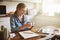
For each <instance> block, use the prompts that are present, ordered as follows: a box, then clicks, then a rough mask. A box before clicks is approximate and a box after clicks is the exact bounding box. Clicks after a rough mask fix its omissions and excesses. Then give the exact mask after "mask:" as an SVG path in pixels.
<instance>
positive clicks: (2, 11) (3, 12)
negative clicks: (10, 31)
mask: <svg viewBox="0 0 60 40" xmlns="http://www.w3.org/2000/svg"><path fill="white" fill-rule="evenodd" d="M0 16H6V5H0Z"/></svg>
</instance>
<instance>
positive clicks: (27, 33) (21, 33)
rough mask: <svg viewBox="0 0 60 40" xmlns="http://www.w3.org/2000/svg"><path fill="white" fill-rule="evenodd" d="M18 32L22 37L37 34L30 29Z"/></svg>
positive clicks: (30, 36)
mask: <svg viewBox="0 0 60 40" xmlns="http://www.w3.org/2000/svg"><path fill="white" fill-rule="evenodd" d="M19 34H20V35H21V36H22V37H23V38H24V39H27V38H32V37H36V36H39V35H38V34H36V33H34V32H32V31H31V30H27V31H22V32H19Z"/></svg>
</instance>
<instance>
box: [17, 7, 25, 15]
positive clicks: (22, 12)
mask: <svg viewBox="0 0 60 40" xmlns="http://www.w3.org/2000/svg"><path fill="white" fill-rule="evenodd" d="M25 11H26V8H21V9H18V10H17V15H18V16H21V15H24V13H25Z"/></svg>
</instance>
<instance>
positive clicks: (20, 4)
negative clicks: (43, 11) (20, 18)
mask: <svg viewBox="0 0 60 40" xmlns="http://www.w3.org/2000/svg"><path fill="white" fill-rule="evenodd" d="M25 7H26V5H25V4H24V3H19V4H18V5H17V9H21V8H25Z"/></svg>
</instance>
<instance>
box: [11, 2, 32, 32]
mask: <svg viewBox="0 0 60 40" xmlns="http://www.w3.org/2000/svg"><path fill="white" fill-rule="evenodd" d="M25 11H26V6H25V4H24V3H19V4H18V5H17V7H16V11H15V13H14V15H12V16H11V18H10V23H11V31H12V32H15V31H21V30H28V29H31V27H32V26H31V24H30V22H29V21H28V18H27V17H26V16H25V15H24V13H25Z"/></svg>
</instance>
